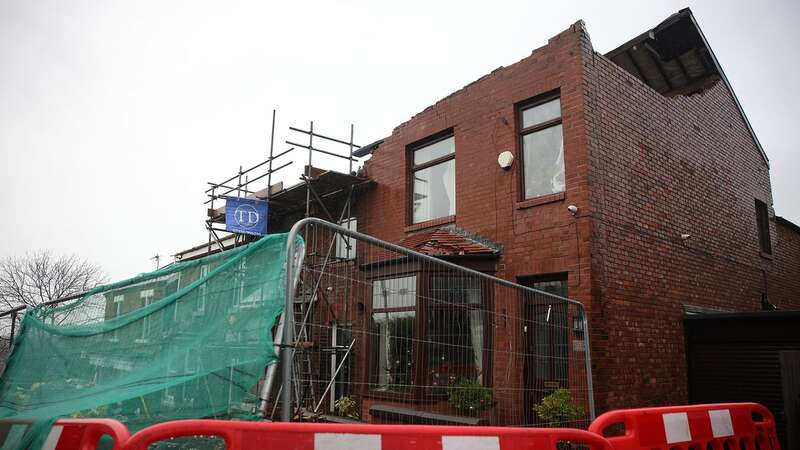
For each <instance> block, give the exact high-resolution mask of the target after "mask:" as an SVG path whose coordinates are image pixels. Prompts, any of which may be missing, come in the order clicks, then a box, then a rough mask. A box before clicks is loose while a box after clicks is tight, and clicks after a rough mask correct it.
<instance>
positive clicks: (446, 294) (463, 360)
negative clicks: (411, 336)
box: [425, 277, 484, 390]
mask: <svg viewBox="0 0 800 450" xmlns="http://www.w3.org/2000/svg"><path fill="white" fill-rule="evenodd" d="M432 284H433V286H432V290H431V297H432V298H431V299H430V301H429V302H428V308H427V323H426V325H427V326H426V335H425V339H426V341H427V346H426V350H427V367H426V370H427V378H428V383H427V384H428V385H429V386H430V387H431V389H433V390H437V389H442V388H445V387H447V386H451V385H454V384H457V383H458V382H459V381H462V380H477V381H479V382H483V348H484V343H483V338H484V311H483V310H482V309H480V308H474V307H472V308H470V307H467V306H466V305H469V304H477V305H480V303H481V298H480V287H479V285H480V282H479V281H478V280H466V279H458V278H453V279H447V278H442V277H436V278H434V279H433V281H432ZM458 305H461V306H458Z"/></svg>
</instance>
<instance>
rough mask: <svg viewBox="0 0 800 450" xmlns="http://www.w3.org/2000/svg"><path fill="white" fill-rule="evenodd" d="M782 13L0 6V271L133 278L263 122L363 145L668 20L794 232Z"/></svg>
mask: <svg viewBox="0 0 800 450" xmlns="http://www.w3.org/2000/svg"><path fill="white" fill-rule="evenodd" d="M798 5H800V2H796V1H794V2H793V1H776V2H753V1H738V2H729V1H718V2H712V1H708V2H688V4H687V2H686V1H680V2H675V1H658V2H651V3H648V2H635V3H634V2H623V1H587V2H540V1H531V0H527V1H519V2H485V3H480V2H475V3H472V2H465V1H452V2H433V1H422V2H415V1H403V2H397V1H393V2H381V3H379V2H357V1H346V2H339V3H337V4H334V3H333V2H325V3H322V2H320V3H316V4H314V3H310V2H280V3H278V2H274V3H273V2H266V1H252V2H245V1H241V2H239V1H225V2H220V1H198V0H192V1H141V0H137V1H133V0H131V1H96V0H91V1H81V0H71V1H49V0H37V1H33V0H18V1H10V0H0V181H1V182H2V186H3V194H2V195H1V196H0V210H2V211H3V214H4V217H5V219H4V220H3V221H2V222H0V257H2V256H6V255H11V254H22V253H24V252H25V251H27V250H29V249H44V248H47V249H53V250H54V251H56V252H59V253H76V254H79V255H81V256H84V257H86V258H88V259H89V260H91V261H93V262H96V263H98V264H100V265H101V266H102V267H104V268H105V270H106V271H107V272H108V273H109V274H110V275H111V276H112V277H113V278H115V279H119V278H123V277H128V276H131V275H135V274H136V273H139V272H143V271H148V270H151V269H153V268H154V262H153V261H150V260H149V258H150V257H151V256H152V255H153V254H155V253H160V254H162V255H170V254H172V253H174V252H175V251H177V250H180V249H182V248H186V247H189V246H192V245H194V244H197V243H200V242H203V241H204V240H205V239H206V233H205V230H204V228H203V220H204V217H205V209H204V208H205V206H204V205H203V201H204V197H203V191H204V190H205V183H206V182H207V181H213V180H220V179H223V178H225V177H227V176H228V175H230V174H232V173H233V172H234V171H235V170H236V169H237V168H238V166H239V164H243V165H245V166H246V165H249V164H253V163H256V162H258V161H260V160H262V159H264V158H265V155H266V153H267V150H268V138H269V121H270V114H271V110H272V108H273V107H274V108H277V109H278V125H277V139H276V141H277V142H283V140H284V139H285V137H286V135H287V133H286V131H287V127H288V126H289V125H290V124H295V125H301V126H307V124H308V120H312V119H313V120H314V121H315V127H316V129H317V130H319V131H320V132H322V133H325V134H331V135H336V136H346V135H347V134H348V133H349V124H350V123H351V122H352V123H354V124H355V136H356V142H357V143H359V144H362V145H364V144H366V143H369V142H371V141H373V140H375V139H378V138H381V137H384V136H386V135H388V134H389V133H391V130H392V128H393V127H394V126H395V125H397V124H399V123H401V122H402V121H404V120H406V119H408V118H409V117H410V116H412V115H413V114H415V113H417V112H419V111H421V110H422V109H424V108H425V107H426V106H428V105H430V104H432V103H434V102H435V101H436V100H438V99H440V98H442V97H444V96H446V95H447V94H449V93H451V92H453V91H455V90H457V89H459V88H461V87H462V86H464V85H465V84H467V83H469V82H471V81H473V80H475V79H477V78H479V77H480V76H482V75H484V74H486V73H488V72H490V71H491V70H493V69H495V68H497V67H498V66H501V65H508V64H511V63H513V62H515V61H517V60H519V59H521V58H523V57H525V56H526V55H528V54H529V53H530V51H531V50H533V49H534V48H537V47H539V46H541V45H544V44H545V43H546V42H547V39H548V38H549V37H551V36H553V35H555V34H557V33H558V32H560V31H562V30H564V29H566V28H567V27H568V26H569V25H570V24H572V23H574V22H575V21H577V20H578V19H583V20H584V21H585V22H586V24H587V26H588V29H589V33H590V35H591V38H592V42H593V44H594V47H595V49H596V50H598V51H600V52H606V51H608V50H611V49H613V48H615V47H616V46H618V45H619V44H621V43H623V42H625V41H626V40H628V39H630V38H632V37H634V36H636V35H638V34H640V33H641V32H643V31H645V30H646V29H648V28H651V27H652V26H654V25H656V24H657V23H658V22H660V21H661V20H663V19H664V18H666V17H667V16H668V15H670V14H672V13H674V12H676V11H678V10H679V9H681V8H683V7H686V6H690V7H691V8H692V10H693V11H694V13H695V16H696V17H697V19H698V21H699V23H700V26H701V27H702V28H703V31H704V32H705V34H706V37H707V38H708V40H709V41H710V44H711V46H712V48H713V49H714V51H715V53H716V55H717V57H718V58H719V60H720V62H721V64H722V66H723V68H724V70H725V72H726V74H727V75H728V77H729V79H730V81H731V83H732V84H733V87H734V89H735V91H736V93H737V95H738V96H739V99H740V100H741V103H742V105H743V107H744V109H745V112H746V113H747V115H748V116H749V118H750V121H751V122H752V125H753V127H754V128H755V131H756V133H757V134H758V137H759V138H760V140H761V142H762V144H763V146H764V148H765V150H766V152H767V155H768V156H769V158H770V161H771V164H772V169H771V176H772V187H773V192H774V202H775V209H776V211H777V213H778V215H782V216H784V217H787V218H788V219H790V220H793V221H795V222H796V223H800V202H798V200H797V198H796V196H797V194H798V192H800V181H798V180H800V174H798V168H800V156H798V152H797V150H796V145H797V144H796V142H797V137H796V136H797V135H796V133H797V129H798V126H797V120H798V116H800V114H798V113H799V112H800V106H799V105H800V83H798V80H797V76H796V74H797V73H798V70H800V63H798V58H796V53H797V44H798V38H797V33H796V31H795V28H796V24H797V23H798V22H800V7H799V6H798ZM283 147H284V146H283V145H280V146H279V148H283ZM298 156H299V155H298ZM328 163H329V162H328V161H325V162H324V163H323V164H328ZM336 164H341V163H333V165H334V168H335V167H336V166H335V165H336ZM301 165H302V164H301V163H298V164H296V166H297V167H295V168H294V170H292V171H287V172H284V176H283V178H285V179H287V180H288V181H290V182H295V181H296V180H297V175H298V173H299V170H300V166H301ZM344 167H345V166H341V167H339V169H343V168H344Z"/></svg>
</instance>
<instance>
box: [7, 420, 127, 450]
mask: <svg viewBox="0 0 800 450" xmlns="http://www.w3.org/2000/svg"><path fill="white" fill-rule="evenodd" d="M34 424H35V422H34V421H33V420H24V419H3V420H0V437H2V438H1V439H0V447H1V448H15V447H17V446H19V445H21V443H22V442H25V440H26V438H25V433H26V432H28V431H29V427H31V426H33V425H34ZM103 435H109V436H111V438H112V439H113V440H114V447H113V448H114V450H118V449H121V448H122V446H123V445H124V443H125V442H126V441H127V440H128V438H129V437H130V433H129V432H128V429H127V428H126V427H125V425H123V424H121V423H119V422H117V421H116V420H111V419H60V420H58V421H56V422H55V424H53V426H52V427H51V428H50V432H49V433H48V434H47V438H46V439H45V441H44V444H42V447H41V450H90V449H91V450H94V449H96V448H97V444H98V443H100V439H101V438H102V437H103ZM26 445H27V444H26Z"/></svg>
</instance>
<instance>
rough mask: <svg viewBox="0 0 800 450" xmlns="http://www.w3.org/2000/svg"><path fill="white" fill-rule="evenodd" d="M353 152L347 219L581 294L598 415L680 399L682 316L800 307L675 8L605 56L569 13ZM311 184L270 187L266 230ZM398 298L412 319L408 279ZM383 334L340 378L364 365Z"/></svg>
mask: <svg viewBox="0 0 800 450" xmlns="http://www.w3.org/2000/svg"><path fill="white" fill-rule="evenodd" d="M355 154H356V155H358V156H359V157H366V156H367V155H371V156H370V158H369V160H368V161H366V163H365V164H364V166H363V169H362V170H361V171H360V172H359V174H358V177H356V176H355V175H343V174H340V175H342V176H347V177H353V178H358V179H359V180H369V185H368V186H366V185H365V187H364V188H363V189H361V190H360V191H359V192H358V195H357V197H356V200H355V202H354V204H353V205H352V217H351V218H348V219H347V221H346V224H347V225H348V226H349V227H351V228H357V229H358V231H360V232H363V233H367V234H369V235H372V236H375V237H378V238H380V239H383V240H386V241H390V242H394V243H399V244H401V245H403V246H406V247H409V248H413V249H415V250H418V251H420V252H423V253H429V254H433V255H437V256H453V255H457V256H458V258H454V259H453V260H457V261H458V262H459V264H464V265H466V266H469V267H473V268H476V269H478V270H482V271H485V272H487V273H491V274H493V275H496V276H497V277H500V278H503V279H506V280H510V281H514V282H516V283H520V284H522V285H526V286H530V287H534V288H537V289H540V290H545V291H548V292H552V293H556V294H559V295H563V296H567V297H569V298H572V299H575V300H578V301H580V302H581V303H583V304H584V305H585V306H586V308H587V311H588V320H589V336H590V342H591V352H592V362H593V364H592V366H593V367H592V368H593V382H594V392H595V399H596V403H597V411H598V413H600V412H603V411H605V410H608V409H613V408H623V407H634V406H637V407H638V406H646V405H667V404H679V403H686V402H687V401H688V392H687V367H686V354H685V335H684V329H683V319H684V317H685V316H686V315H688V314H698V313H704V312H747V311H760V310H763V309H772V308H779V309H798V308H800V294H798V293H800V229H798V227H797V226H796V225H793V224H792V223H791V222H789V221H787V220H785V219H782V218H780V217H777V216H776V215H775V211H774V209H773V206H772V191H771V187H770V177H769V169H770V167H769V161H768V159H767V155H766V153H765V152H764V149H762V147H761V144H760V143H759V141H758V138H757V137H756V135H755V133H754V131H753V129H752V127H751V126H750V124H749V122H748V120H747V117H746V115H745V113H744V111H743V109H742V106H741V105H740V103H739V101H738V100H737V98H736V95H735V94H734V92H733V90H732V89H731V85H730V83H729V82H728V80H727V78H726V77H725V74H724V72H723V71H722V68H721V66H720V64H719V61H718V60H717V59H716V57H715V56H714V53H713V51H712V49H711V48H710V47H709V45H708V42H707V40H706V39H705V37H704V36H703V33H702V31H701V30H700V28H699V27H698V25H697V22H696V20H695V18H694V17H693V15H692V13H691V11H690V10H688V9H684V10H681V11H680V12H678V13H676V14H674V15H672V16H670V17H669V18H667V19H666V20H665V21H663V22H662V23H660V24H659V25H657V26H656V27H655V28H653V29H651V30H648V31H646V32H644V33H643V34H641V35H640V36H637V37H635V38H633V39H631V40H630V41H628V42H626V43H624V44H623V45H621V46H619V47H618V48H616V49H614V50H612V51H610V52H608V53H606V54H601V53H598V52H597V51H595V49H594V48H593V46H592V42H591V40H590V38H589V34H588V33H587V30H586V27H585V25H584V23H583V22H581V21H579V22H577V23H575V24H573V25H572V26H570V27H569V28H568V29H567V30H565V31H563V32H561V33H560V34H558V35H556V36H554V37H553V38H551V39H550V40H549V41H548V43H547V45H545V46H543V47H540V48H538V49H536V50H534V51H533V52H532V53H531V54H530V55H529V56H527V57H525V58H524V59H522V60H520V61H518V62H516V63H514V64H512V65H510V66H507V67H500V68H497V69H495V70H494V71H492V72H491V73H489V74H488V75H485V76H484V77H482V78H480V79H478V80H476V81H475V82H473V83H471V84H469V85H468V86H465V87H464V88H462V89H460V90H458V91H456V92H454V93H453V94H451V95H449V96H447V97H446V98H444V99H442V100H440V101H438V102H436V103H435V104H434V105H432V106H430V107H428V108H427V109H425V110H424V111H422V112H420V113H419V114H417V115H415V116H414V117H412V118H411V119H410V120H408V121H407V122H405V123H403V124H400V125H399V126H397V127H396V128H395V129H394V130H393V132H392V134H391V135H390V136H388V137H386V138H384V139H382V140H380V141H378V142H376V143H374V144H371V145H369V146H365V147H363V148H361V149H360V150H359V151H357V152H356V153H355ZM325 174H329V172H325V173H323V174H322V175H320V177H322V176H330V175H325ZM292 189H295V191H297V192H296V193H293V192H294V191H292ZM332 192H333V191H332ZM281 195H282V196H283V197H281ZM305 195H306V194H305V190H304V188H303V187H302V186H300V187H299V188H293V187H291V188H287V189H285V190H282V191H281V192H278V193H277V194H275V196H274V199H275V200H276V209H275V210H273V212H272V214H278V216H277V217H276V219H277V220H274V221H272V222H271V228H270V231H271V232H281V231H286V230H287V229H288V227H290V226H291V223H292V222H293V221H294V220H295V219H296V218H299V217H301V216H302V209H303V207H301V206H300V205H299V203H300V202H301V201H303V200H304V198H303V196H305ZM292 199H294V200H292ZM295 203H297V204H296V205H295ZM292 205H295V206H292ZM280 208H284V209H285V210H286V212H287V214H286V215H284V216H282V217H281V216H280ZM312 213H313V210H312ZM317 214H320V215H321V212H319V211H317ZM290 219H291V220H290ZM356 224H357V226H356ZM202 248H204V247H198V248H196V249H192V250H191V251H189V252H188V253H187V254H186V255H187V257H194V256H196V255H197V254H201V253H203V252H202V251H201V250H202ZM209 248H210V245H209ZM342 252H344V253H346V252H347V251H346V250H342ZM339 253H340V251H339V249H337V256H341V257H343V258H347V257H348V255H347V254H342V255H339ZM398 280H399V279H395V281H391V280H384V282H385V283H400V281H398ZM402 282H403V283H406V285H407V284H408V283H409V280H407V279H405V280H403V281H402ZM415 282H419V281H415ZM431 283H433V282H431ZM459 289H462V290H463V291H464V292H467V291H468V290H469V289H470V288H468V287H462V288H459ZM472 289H479V288H472ZM396 291H397V292H402V294H398V295H401V296H405V297H403V298H400V297H398V298H397V299H395V301H396V302H399V303H398V304H402V305H404V311H406V310H407V314H406V316H407V317H406V316H404V317H406V318H408V317H411V318H412V320H413V317H414V314H415V311H417V309H418V308H420V307H419V303H418V301H417V299H416V297H415V294H414V292H415V290H413V289H397V290H396ZM367 295H371V294H367ZM465 295H467V294H465ZM406 297H407V298H406ZM364 303H365V304H366V308H367V311H366V313H365V315H366V316H367V317H368V316H369V314H370V313H371V310H370V308H371V307H372V305H373V302H372V301H371V300H370V299H367V300H365V301H364ZM505 306H508V307H509V308H511V307H512V306H511V305H504V307H505ZM518 309H520V310H522V309H523V306H519V305H518ZM368 322H369V321H368V320H364V321H362V322H359V323H356V324H351V326H352V327H355V328H359V327H362V328H366V327H368V326H369V325H368ZM403 326H407V325H403ZM412 328H413V331H409V333H425V327H422V326H413V325H409V326H408V329H409V330H411V329H412ZM340 331H341V330H340ZM357 331H358V330H352V329H350V330H346V332H347V333H350V334H352V333H355V332H357ZM520 333H522V331H520ZM350 334H348V336H349V335H350ZM415 338H416V339H418V340H421V339H423V338H424V336H417V335H415ZM341 339H344V338H341ZM382 342H383V344H384V345H382V346H378V347H377V348H375V347H376V346H372V347H370V345H369V343H363V345H364V346H365V347H364V348H363V351H360V352H358V354H357V355H358V358H357V359H356V362H355V363H354V364H355V366H354V367H352V368H351V369H349V370H353V371H354V372H355V373H362V374H366V376H371V375H369V373H370V370H371V369H369V368H370V367H373V366H374V365H375V364H378V362H379V361H382V360H385V359H387V358H388V354H389V353H392V352H393V350H392V349H391V348H389V347H390V345H391V344H386V342H389V341H388V340H387V341H385V342H384V341H382ZM393 342H400V341H398V340H395V341H393ZM396 345H401V344H396ZM494 345H499V344H498V342H495V343H494ZM531 345H536V343H535V342H534V343H532V344H531ZM409 351H411V350H409ZM475 359H476V361H477V360H478V359H479V358H478V357H477V356H476V357H475ZM418 361H419V358H417V357H411V358H410V359H409V362H408V365H409V366H411V365H413V364H417V363H418ZM403 370H414V369H413V368H412V369H403ZM492 370H493V371H494V372H495V373H498V372H506V371H509V370H520V364H516V365H515V364H514V363H513V362H509V361H504V363H503V364H499V363H497V362H496V363H495V364H494V365H493V369H492ZM401 375H403V374H397V376H398V377H401ZM543 376H544V377H545V378H546V374H545V375H543ZM376 377H377V378H375V377H373V378H372V379H370V380H361V382H360V384H358V386H359V389H362V390H363V392H362V394H363V395H364V396H365V398H369V389H370V388H369V387H365V386H367V385H369V384H370V383H371V384H380V379H379V378H380V377H379V376H376ZM491 378H492V377H487V381H485V383H489V382H490V381H488V380H490V379H491ZM495 378H496V377H495ZM532 382H537V383H539V382H542V383H543V384H542V385H543V386H552V387H553V388H556V387H559V383H558V382H556V383H555V384H547V383H548V380H547V379H544V380H533V381H532ZM523 383H524V381H523ZM521 388H523V389H524V386H521ZM378 397H380V396H378ZM403 401H404V400H403V399H402V398H401V399H400V401H399V403H400V404H402V403H403ZM407 404H408V405H410V406H409V407H411V406H413V404H414V399H408V401H407ZM395 406H397V405H395ZM370 414H371V413H370V411H369V410H368V408H367V407H366V406H364V407H363V408H362V410H361V418H362V419H369V418H370V417H369V415H370Z"/></svg>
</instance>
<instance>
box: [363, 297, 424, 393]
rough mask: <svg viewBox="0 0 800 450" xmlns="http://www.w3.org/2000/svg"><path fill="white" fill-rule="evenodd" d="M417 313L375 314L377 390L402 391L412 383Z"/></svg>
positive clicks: (372, 335)
mask: <svg viewBox="0 0 800 450" xmlns="http://www.w3.org/2000/svg"><path fill="white" fill-rule="evenodd" d="M414 316H415V313H414V311H400V312H396V311H395V312H376V313H373V314H372V324H371V326H370V334H371V340H372V342H371V344H372V354H373V358H372V375H373V376H372V379H373V382H374V383H375V384H377V386H376V389H378V390H386V391H394V392H403V391H408V390H410V388H411V385H412V384H413V381H414V380H413V378H412V376H413V367H412V361H413V358H412V347H413V345H412V338H413V337H414Z"/></svg>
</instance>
